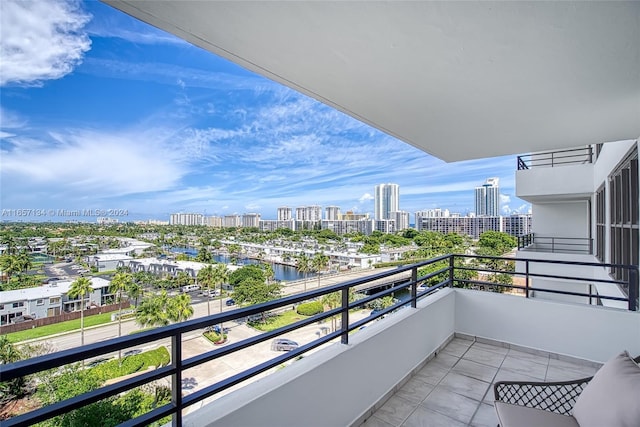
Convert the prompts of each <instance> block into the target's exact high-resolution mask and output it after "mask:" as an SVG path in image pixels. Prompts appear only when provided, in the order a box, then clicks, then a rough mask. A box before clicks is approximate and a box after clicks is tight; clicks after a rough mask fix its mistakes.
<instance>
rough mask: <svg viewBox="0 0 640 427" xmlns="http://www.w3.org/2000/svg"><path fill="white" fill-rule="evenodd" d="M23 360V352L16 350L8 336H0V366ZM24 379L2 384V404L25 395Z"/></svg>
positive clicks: (0, 401)
mask: <svg viewBox="0 0 640 427" xmlns="http://www.w3.org/2000/svg"><path fill="white" fill-rule="evenodd" d="M22 359H23V355H22V352H21V351H20V350H18V349H17V348H16V346H14V345H13V344H12V343H11V342H10V341H9V338H8V337H7V336H6V335H2V336H0V365H3V364H6V363H13V362H17V361H19V360H22ZM25 382H26V381H25V379H24V377H19V378H16V379H14V380H11V381H2V382H0V404H4V403H5V402H7V401H10V400H12V399H14V398H16V397H19V396H22V395H23V394H24V386H25Z"/></svg>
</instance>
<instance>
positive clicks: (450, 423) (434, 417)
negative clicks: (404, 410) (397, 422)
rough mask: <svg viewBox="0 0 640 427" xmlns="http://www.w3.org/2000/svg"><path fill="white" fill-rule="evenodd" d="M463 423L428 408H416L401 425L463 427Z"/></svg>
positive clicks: (408, 426) (414, 426) (413, 426)
mask: <svg viewBox="0 0 640 427" xmlns="http://www.w3.org/2000/svg"><path fill="white" fill-rule="evenodd" d="M464 426H466V424H465V423H461V422H460V421H457V420H454V419H453V418H449V417H448V416H446V415H443V414H440V413H438V412H435V411H432V410H430V409H428V408H424V407H420V406H419V407H418V408H416V410H415V411H413V413H412V414H411V415H410V416H409V418H407V420H406V421H405V422H404V424H402V427H464Z"/></svg>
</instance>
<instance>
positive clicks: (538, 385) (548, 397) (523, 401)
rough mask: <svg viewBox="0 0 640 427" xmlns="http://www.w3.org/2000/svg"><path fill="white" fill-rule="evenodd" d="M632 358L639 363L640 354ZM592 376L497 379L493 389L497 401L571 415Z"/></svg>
mask: <svg viewBox="0 0 640 427" xmlns="http://www.w3.org/2000/svg"><path fill="white" fill-rule="evenodd" d="M633 360H634V361H635V362H636V363H638V364H640V356H638V357H636V358H635V359H633ZM592 378H593V376H591V377H586V378H580V379H577V380H573V381H556V382H531V381H498V382H497V383H495V384H494V386H493V391H494V395H495V399H496V401H498V402H504V403H509V404H512V405H518V406H525V407H529V408H535V409H541V410H543V411H549V412H555V413H557V414H562V415H568V416H571V414H572V411H573V406H574V405H575V403H576V399H577V398H578V396H579V395H580V393H582V390H584V388H585V387H586V386H587V384H589V381H591V379H592ZM503 427H504V426H503Z"/></svg>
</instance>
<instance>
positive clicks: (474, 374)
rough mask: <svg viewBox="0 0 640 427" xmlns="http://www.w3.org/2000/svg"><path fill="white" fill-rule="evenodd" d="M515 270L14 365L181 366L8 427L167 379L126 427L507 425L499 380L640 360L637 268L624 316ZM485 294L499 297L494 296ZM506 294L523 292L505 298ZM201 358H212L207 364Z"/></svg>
mask: <svg viewBox="0 0 640 427" xmlns="http://www.w3.org/2000/svg"><path fill="white" fill-rule="evenodd" d="M512 261H513V259H512V258H501V257H482V258H478V257H474V256H467V255H445V256H441V257H438V258H435V259H432V260H428V261H423V262H421V263H418V264H413V265H408V266H402V267H399V268H394V269H389V270H386V271H383V272H380V273H377V274H373V275H371V276H369V277H365V278H360V279H354V280H350V281H347V282H343V283H339V284H336V285H330V286H328V287H326V288H317V289H314V290H312V291H307V292H303V293H297V294H292V295H289V296H287V297H284V298H282V299H279V300H275V301H270V302H267V303H263V304H259V305H255V306H249V307H244V308H239V309H235V310H233V311H229V312H224V313H221V314H215V315H212V316H207V317H203V318H199V319H192V320H189V321H187V322H183V323H178V324H174V325H170V326H167V327H163V328H157V329H154V330H150V331H144V332H140V333H138V334H133V335H129V336H123V337H120V338H114V339H111V340H107V341H103V342H98V343H94V344H90V345H87V346H84V347H80V348H76V349H71V350H65V351H62V352H59V353H52V354H47V355H44V356H39V357H36V358H33V359H29V360H26V361H22V362H17V363H11V364H6V365H3V369H2V371H1V378H0V381H6V380H12V379H14V378H20V377H25V376H29V375H33V374H36V373H38V372H40V371H45V370H49V369H55V368H57V367H60V366H65V365H67V364H72V363H77V362H79V361H82V360H85V359H89V358H95V357H104V356H105V355H109V356H111V355H113V354H114V353H115V354H117V353H118V351H120V350H126V349H129V348H131V347H147V346H150V345H153V343H154V342H157V341H162V342H169V345H168V347H169V348H170V353H171V362H170V363H169V365H167V366H162V367H158V368H157V369H150V370H148V371H144V372H142V373H140V374H139V375H137V376H134V377H126V378H123V379H121V380H119V381H117V382H112V383H110V384H109V385H104V386H102V387H101V388H98V389H97V390H94V391H92V392H89V393H86V394H83V395H80V396H77V397H75V398H72V399H69V400H66V401H63V402H59V403H57V404H55V405H51V406H47V407H44V408H40V409H35V410H31V411H30V412H28V413H26V414H23V415H20V416H17V417H14V418H11V419H8V420H3V426H5V425H6V426H22V425H24V426H27V425H33V424H34V423H36V422H39V421H43V420H45V419H47V418H50V417H52V416H56V415H60V414H66V413H68V412H69V411H72V410H75V409H78V408H82V407H84V406H86V405H89V404H91V403H93V402H97V401H98V400H100V399H105V398H108V397H109V396H119V395H120V394H122V393H124V392H127V391H128V390H131V389H133V388H136V387H142V386H144V387H149V386H151V385H153V384H157V383H159V382H161V383H162V384H169V386H170V388H171V394H172V399H171V402H169V403H166V404H163V405H158V406H157V407H156V408H155V409H153V410H152V411H151V412H148V413H147V414H145V415H142V416H141V417H138V418H135V419H132V420H130V421H128V422H126V423H125V424H124V425H127V426H137V425H148V424H151V423H153V422H154V421H158V420H162V419H164V418H166V417H167V416H171V417H172V418H173V425H174V426H182V425H184V426H193V427H197V426H223V425H241V426H265V425H269V426H276V425H277V426H299V425H306V426H360V425H363V424H364V425H365V426H368V425H393V426H409V425H448V426H458V425H461V426H466V425H470V423H471V425H496V423H495V418H493V408H492V405H493V399H492V390H491V384H492V383H493V382H495V381H498V380H508V379H514V380H521V379H529V378H530V379H539V380H547V379H548V380H566V379H574V378H580V377H584V376H587V375H591V374H593V372H594V371H595V369H596V368H597V367H598V366H599V364H601V363H603V362H605V361H606V360H608V359H609V358H610V357H611V356H613V355H614V354H618V353H620V352H621V351H622V350H625V349H626V350H628V351H629V352H630V353H631V354H633V355H638V354H640V340H638V331H640V313H638V311H637V309H638V267H637V266H625V267H624V268H626V269H627V270H628V271H629V274H628V276H629V280H628V281H627V286H628V289H629V295H628V296H627V297H617V296H609V295H606V294H602V295H599V296H598V298H600V299H611V300H614V301H619V302H621V303H622V304H624V309H610V308H605V307H601V306H597V305H588V304H583V303H567V302H559V301H549V300H544V299H541V298H536V297H532V296H533V295H538V294H543V293H545V292H546V293H555V294H559V295H561V294H571V295H573V296H581V297H584V298H589V297H590V296H592V295H589V294H587V293H582V294H580V293H578V292H574V291H573V290H552V289H545V288H541V287H535V286H533V284H534V283H535V282H533V281H532V280H531V279H532V278H535V277H547V276H549V275H548V274H545V273H543V268H542V265H539V264H549V263H550V262H549V261H537V260H528V259H524V260H523V259H520V260H518V262H517V263H516V265H515V266H513V262H512ZM574 264H575V263H574ZM499 265H502V266H503V267H504V269H502V270H501V269H500V268H498V267H497V266H499ZM534 265H535V266H537V267H535V268H533V266H534ZM553 265H554V266H557V267H558V268H559V269H562V267H563V266H564V267H567V266H570V265H571V263H568V262H562V261H556V262H555V263H553ZM583 267H588V266H586V265H585V266H583ZM520 268H522V269H520ZM498 274H500V275H504V274H506V275H507V276H510V277H512V278H513V280H512V283H513V284H508V281H507V282H505V281H500V282H499V283H500V284H498V282H496V281H495V280H492V279H493V278H496V277H497V275H498ZM565 276H566V275H565ZM407 277H408V278H407ZM382 279H387V285H386V286H383V287H380V286H379V285H375V286H376V289H374V290H372V291H370V292H371V293H370V294H369V295H367V296H363V297H362V298H360V299H354V298H351V297H350V295H351V292H350V290H351V289H353V288H356V287H359V288H360V287H363V286H365V287H366V285H367V284H368V283H371V282H372V281H374V280H375V281H380V280H382ZM611 282H612V283H613V284H618V283H617V282H615V281H611ZM463 287H467V288H463ZM469 287H471V288H473V289H469ZM483 288H484V289H488V290H492V291H493V292H488V291H483V290H480V289H483ZM500 289H502V290H506V291H509V294H508V293H499V292H496V290H500ZM401 292H404V293H405V294H406V295H407V297H406V298H403V299H400V300H397V301H396V302H395V303H394V304H393V305H392V306H389V307H387V308H385V309H383V310H380V311H374V312H371V313H369V312H368V311H367V312H366V314H365V315H362V314H363V313H362V312H358V311H357V310H358V309H359V308H361V307H362V306H363V305H364V304H366V303H367V302H371V301H373V300H376V299H378V298H382V297H384V296H388V295H399V294H400V293H401ZM331 294H335V295H338V296H339V297H338V298H337V299H336V298H334V299H333V300H336V304H337V305H334V307H335V308H332V309H328V310H326V311H324V312H322V313H320V314H317V315H315V316H311V317H308V318H303V319H300V320H298V321H297V322H296V323H294V324H291V325H287V326H284V327H281V328H280V329H278V330H275V331H271V332H263V333H260V334H255V335H253V336H251V337H249V338H244V339H238V340H237V341H235V342H234V341H232V342H230V343H227V344H225V345H223V346H220V347H217V348H214V346H213V345H210V346H208V345H202V344H198V343H195V341H196V340H198V339H199V337H198V335H199V334H200V333H201V331H202V330H203V329H204V328H206V327H208V326H211V325H217V324H221V323H224V324H225V325H239V324H241V323H242V322H244V320H245V319H246V318H247V317H248V316H254V315H258V314H260V313H263V312H271V311H274V310H275V311H280V310H284V309H291V307H292V306H294V305H297V304H299V303H301V302H304V301H311V300H322V298H323V297H324V296H327V295H331ZM335 295H334V296H335ZM358 313H360V314H358ZM332 319H335V320H337V323H336V324H335V325H336V329H335V330H334V329H333V328H331V327H327V326H329V325H328V323H329V322H332ZM320 322H323V323H324V326H325V328H324V329H326V330H325V331H324V332H321V331H320V329H321V327H322V325H323V323H320ZM314 331H318V332H314ZM283 334H286V335H287V338H291V337H294V338H296V337H297V335H296V334H300V335H299V336H300V337H307V338H305V340H302V339H298V338H296V341H298V342H299V343H300V345H299V347H297V348H294V349H292V350H290V351H286V352H284V353H277V352H274V351H273V349H271V350H270V349H269V343H270V342H271V341H272V340H273V339H274V338H276V337H281V336H282V335H283ZM305 334H306V335H305ZM282 337H283V336H282ZM283 338H284V337H283ZM165 345H166V344H165ZM194 348H198V349H199V352H197V353H194V352H193V350H194ZM252 349H255V355H256V356H261V357H263V359H261V361H260V362H256V361H255V360H254V359H252V358H251V357H249V354H248V353H240V352H249V351H252ZM248 361H250V362H252V363H251V364H248ZM267 373H269V375H265V374H267ZM185 380H189V381H186V382H185Z"/></svg>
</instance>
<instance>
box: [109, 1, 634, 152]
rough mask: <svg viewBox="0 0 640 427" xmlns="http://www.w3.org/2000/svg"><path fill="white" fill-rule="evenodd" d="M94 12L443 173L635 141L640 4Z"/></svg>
mask: <svg viewBox="0 0 640 427" xmlns="http://www.w3.org/2000/svg"><path fill="white" fill-rule="evenodd" d="M105 1H106V3H108V4H110V5H112V6H114V7H116V8H118V9H121V10H122V11H124V12H126V13H128V14H130V15H133V16H134V17H136V18H139V19H141V20H142V21H145V22H148V23H149V24H152V25H154V26H156V27H159V28H161V29H163V30H166V31H168V32H170V33H173V34H175V35H177V36H178V37H181V38H183V39H185V40H187V41H189V42H191V43H193V44H195V45H198V46H200V47H202V48H204V49H207V50H209V51H211V52H213V53H215V54H217V55H220V56H222V57H224V58H227V59H229V60H231V61H233V62H235V63H237V64H239V65H241V66H243V67H245V68H247V69H249V70H251V71H254V72H256V73H258V74H261V75H263V76H265V77H268V78H270V79H273V80H275V81H277V82H279V83H282V84H283V85H286V86H289V87H291V88H293V89H296V90H298V91H300V92H302V93H305V94H307V95H309V96H311V97H313V98H315V99H318V100H320V101H322V102H324V103H326V104H328V105H331V106H333V107H335V108H337V109H338V110H340V111H343V112H345V113H347V114H349V115H351V116H353V117H355V118H357V119H359V120H361V121H363V122H365V123H368V124H369V125H371V126H373V127H375V128H378V129H380V130H381V131H383V132H386V133H388V134H390V135H393V136H395V137H397V138H398V139H400V140H402V141H405V142H407V143H409V144H411V145H414V146H416V147H418V148H420V149H421V150H424V151H426V152H427V153H430V154H432V155H434V156H436V157H439V158H441V159H443V160H446V161H457V160H466V159H473V158H481V157H492V156H499V155H505V154H514V153H525V152H530V151H544V150H551V149H557V148H564V147H575V146H580V145H585V144H590V143H598V142H608V141H617V140H623V139H635V138H637V137H638V135H640V2H582V1H580V2H560V1H557V2H431V1H429V2H416V1H412V2H398V1H389V2H363V1H353V2H340V1H332V2H321V1H296V2H292V1H284V2H279V1H277V2H276V1H259V2H246V1H188V0H183V1H171V0H164V1H156V0H148V1H140V0H105Z"/></svg>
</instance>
